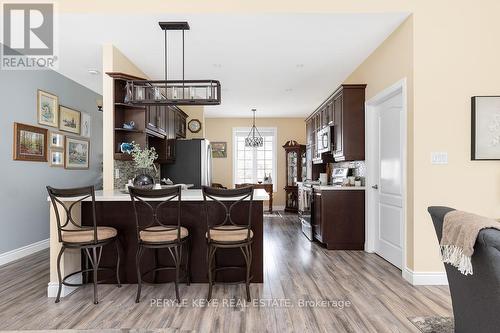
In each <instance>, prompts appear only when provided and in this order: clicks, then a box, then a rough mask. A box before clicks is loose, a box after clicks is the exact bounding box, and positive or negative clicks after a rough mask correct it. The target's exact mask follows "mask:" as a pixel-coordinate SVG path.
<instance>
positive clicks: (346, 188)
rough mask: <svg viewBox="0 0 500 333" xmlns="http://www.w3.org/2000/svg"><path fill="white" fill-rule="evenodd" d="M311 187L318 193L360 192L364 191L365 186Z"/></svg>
mask: <svg viewBox="0 0 500 333" xmlns="http://www.w3.org/2000/svg"><path fill="white" fill-rule="evenodd" d="M312 187H313V188H314V189H315V190H320V191H360V190H365V189H366V187H365V186H337V185H313V186H312Z"/></svg>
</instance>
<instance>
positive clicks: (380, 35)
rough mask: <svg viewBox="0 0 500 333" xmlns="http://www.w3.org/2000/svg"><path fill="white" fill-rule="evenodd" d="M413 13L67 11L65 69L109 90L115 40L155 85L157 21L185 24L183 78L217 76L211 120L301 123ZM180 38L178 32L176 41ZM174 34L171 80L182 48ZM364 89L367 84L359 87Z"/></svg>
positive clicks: (159, 42) (160, 59)
mask: <svg viewBox="0 0 500 333" xmlns="http://www.w3.org/2000/svg"><path fill="white" fill-rule="evenodd" d="M407 16H408V14H407V13H373V14H257V15H242V14H188V15H178V14H175V15H166V14H164V15H156V14H148V15H144V14H140V15H139V14H138V15H133V16H131V15H109V14H106V15H100V14H61V16H60V23H59V24H60V25H59V36H60V37H59V50H60V51H59V59H60V64H59V72H61V73H62V74H64V75H66V76H67V77H69V78H71V79H73V80H75V81H77V82H79V83H80V84H82V85H84V86H86V87H88V88H90V89H92V90H94V91H96V92H99V93H102V73H100V74H98V75H91V74H89V73H88V70H89V69H94V68H96V69H99V70H101V68H102V59H101V45H102V44H104V43H112V44H114V45H115V46H116V47H117V48H118V49H119V50H121V51H122V52H123V53H124V54H125V55H126V56H127V57H128V58H129V59H130V60H131V61H132V62H134V63H135V64H136V65H137V66H138V67H139V68H141V69H142V70H143V72H144V73H146V74H147V75H148V76H149V77H150V78H152V79H163V78H164V65H163V64H164V53H163V52H164V43H163V31H162V30H161V29H160V28H159V26H158V22H159V21H180V20H182V21H184V20H185V21H188V22H189V24H190V26H191V30H190V31H186V35H185V42H186V54H185V69H186V70H185V74H186V75H185V77H186V79H216V80H219V81H220V82H221V85H222V103H221V105H219V106H209V107H206V108H205V110H206V113H205V114H206V116H207V117H251V116H252V113H251V111H250V109H251V108H253V107H256V108H257V117H304V116H306V115H308V114H310V113H311V112H312V111H313V110H314V109H315V108H316V107H317V106H318V105H319V104H321V102H322V101H323V100H324V99H325V98H326V97H327V96H328V95H329V94H330V93H331V92H332V91H333V90H334V89H335V88H336V87H337V86H338V85H339V84H340V83H341V82H342V81H343V80H344V79H345V78H346V77H347V76H348V75H349V73H351V72H352V71H353V70H354V69H355V68H356V67H357V66H358V65H359V64H360V63H361V62H362V61H363V60H364V59H366V57H367V56H368V55H369V54H370V53H371V52H373V50H375V48H376V47H377V46H378V45H380V44H381V43H382V41H383V40H384V39H385V38H386V37H387V36H389V35H390V33H391V32H392V31H394V29H396V28H397V27H398V26H399V25H400V24H401V22H402V21H403V20H404V19H405V18H406V17H407ZM175 34H177V35H175ZM179 37H180V34H179V33H178V32H177V33H176V32H174V33H172V35H170V36H169V40H170V42H169V71H170V73H171V74H172V76H170V74H169V79H173V78H179V76H180V70H181V62H180V55H181V43H180V41H181V40H180V38H179ZM359 83H363V82H359Z"/></svg>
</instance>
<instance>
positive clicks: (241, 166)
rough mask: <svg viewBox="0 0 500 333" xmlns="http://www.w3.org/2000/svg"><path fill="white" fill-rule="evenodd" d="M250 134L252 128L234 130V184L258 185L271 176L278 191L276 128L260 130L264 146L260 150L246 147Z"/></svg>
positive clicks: (274, 189)
mask: <svg viewBox="0 0 500 333" xmlns="http://www.w3.org/2000/svg"><path fill="white" fill-rule="evenodd" d="M249 132H250V127H238V128H233V182H234V184H242V183H254V184H256V183H257V182H258V181H263V180H264V177H265V176H266V175H271V178H272V181H273V191H276V188H277V187H276V181H277V179H276V128H275V127H262V128H259V132H260V134H261V135H262V138H263V139H264V145H263V146H262V147H258V148H252V147H245V138H246V137H247V136H248V133H249Z"/></svg>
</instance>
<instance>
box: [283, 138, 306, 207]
mask: <svg viewBox="0 0 500 333" xmlns="http://www.w3.org/2000/svg"><path fill="white" fill-rule="evenodd" d="M283 148H284V149H285V160H286V174H285V180H286V186H285V188H284V190H285V192H286V202H285V211H286V212H297V208H298V189H297V182H300V181H302V179H303V178H304V177H305V175H304V173H305V172H306V170H305V169H304V157H305V154H306V146H305V145H301V144H298V143H297V141H294V140H290V141H288V142H287V143H285V145H284V146H283Z"/></svg>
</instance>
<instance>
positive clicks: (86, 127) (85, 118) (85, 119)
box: [80, 112, 91, 138]
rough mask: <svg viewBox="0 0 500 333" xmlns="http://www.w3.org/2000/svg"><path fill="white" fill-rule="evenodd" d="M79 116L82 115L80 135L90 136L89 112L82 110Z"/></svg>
mask: <svg viewBox="0 0 500 333" xmlns="http://www.w3.org/2000/svg"><path fill="white" fill-rule="evenodd" d="M81 117H82V125H81V131H80V135H81V136H84V137H86V138H90V126H91V122H90V114H88V113H84V112H82V114H81Z"/></svg>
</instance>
